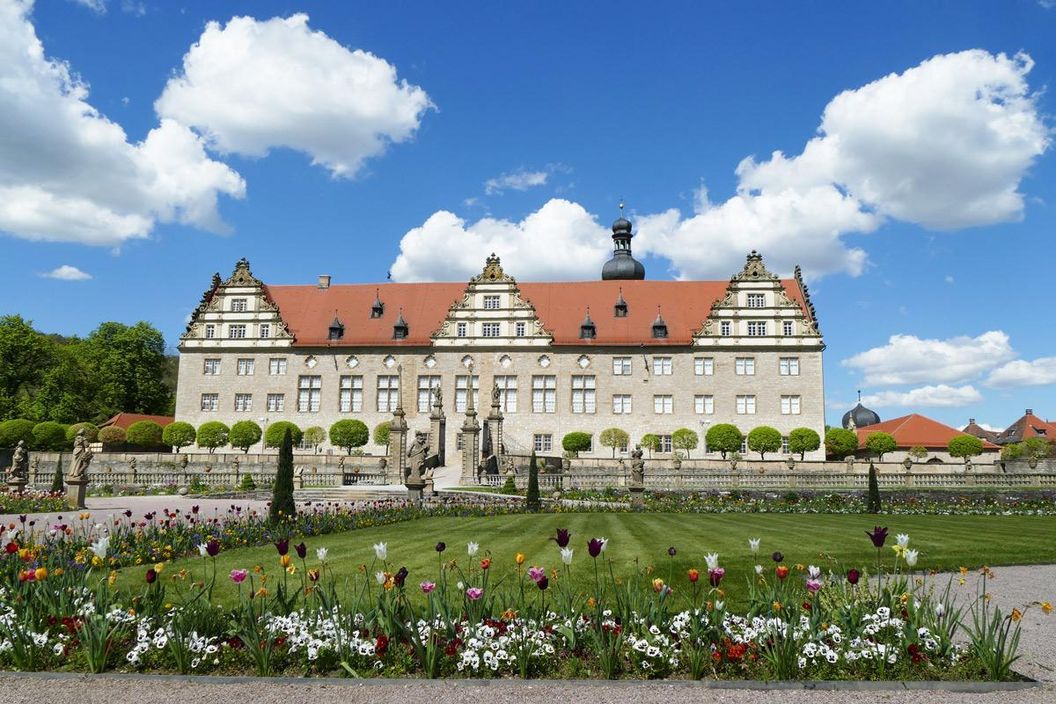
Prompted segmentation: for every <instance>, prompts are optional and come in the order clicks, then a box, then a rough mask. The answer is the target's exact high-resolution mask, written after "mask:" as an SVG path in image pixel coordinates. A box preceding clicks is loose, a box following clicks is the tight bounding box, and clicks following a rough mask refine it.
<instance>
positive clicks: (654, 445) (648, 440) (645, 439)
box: [638, 433, 660, 457]
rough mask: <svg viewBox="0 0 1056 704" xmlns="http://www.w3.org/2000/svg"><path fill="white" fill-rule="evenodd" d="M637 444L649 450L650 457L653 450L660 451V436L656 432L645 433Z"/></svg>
mask: <svg viewBox="0 0 1056 704" xmlns="http://www.w3.org/2000/svg"><path fill="white" fill-rule="evenodd" d="M638 444H639V445H641V446H642V447H644V448H645V449H646V450H649V456H650V457H652V456H653V453H654V452H659V451H660V436H659V435H657V434H656V433H646V434H645V435H643V436H642V440H641V442H639V443H638Z"/></svg>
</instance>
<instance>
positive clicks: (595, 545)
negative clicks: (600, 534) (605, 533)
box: [587, 538, 605, 557]
mask: <svg viewBox="0 0 1056 704" xmlns="http://www.w3.org/2000/svg"><path fill="white" fill-rule="evenodd" d="M604 549H605V539H604V538H591V539H590V542H589V543H587V553H588V554H589V555H590V556H591V557H597V556H598V555H600V554H601V551H602V550H604Z"/></svg>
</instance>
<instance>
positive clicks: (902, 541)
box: [895, 533, 909, 548]
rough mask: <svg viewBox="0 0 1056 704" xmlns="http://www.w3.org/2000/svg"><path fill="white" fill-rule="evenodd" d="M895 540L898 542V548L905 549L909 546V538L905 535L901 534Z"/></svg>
mask: <svg viewBox="0 0 1056 704" xmlns="http://www.w3.org/2000/svg"><path fill="white" fill-rule="evenodd" d="M895 540H896V541H898V547H900V548H904V547H906V546H907V545H909V536H908V535H906V534H905V533H899V534H898V535H896V536H895Z"/></svg>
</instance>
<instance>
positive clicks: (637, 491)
mask: <svg viewBox="0 0 1056 704" xmlns="http://www.w3.org/2000/svg"><path fill="white" fill-rule="evenodd" d="M627 491H629V492H630V493H631V506H634V507H635V508H640V507H642V506H645V496H644V495H645V486H644V485H641V484H639V485H633V484H632V485H631V486H628V487H627Z"/></svg>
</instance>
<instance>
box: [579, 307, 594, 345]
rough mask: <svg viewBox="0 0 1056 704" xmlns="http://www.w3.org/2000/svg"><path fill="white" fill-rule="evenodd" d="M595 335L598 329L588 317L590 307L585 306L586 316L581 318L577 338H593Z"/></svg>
mask: <svg viewBox="0 0 1056 704" xmlns="http://www.w3.org/2000/svg"><path fill="white" fill-rule="evenodd" d="M597 336H598V329H597V328H596V327H595V326H594V321H593V320H591V319H590V308H587V316H586V317H585V318H583V322H582V323H581V324H580V326H579V339H581V340H593V339H594V338H595V337H597Z"/></svg>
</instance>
